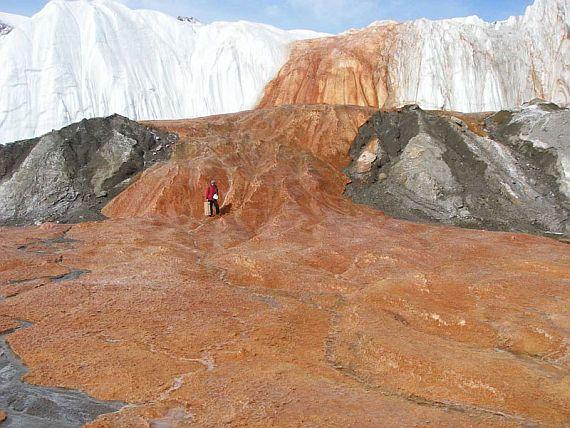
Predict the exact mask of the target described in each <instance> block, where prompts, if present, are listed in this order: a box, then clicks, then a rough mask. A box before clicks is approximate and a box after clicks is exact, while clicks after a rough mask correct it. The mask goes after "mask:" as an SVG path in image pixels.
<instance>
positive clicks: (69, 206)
mask: <svg viewBox="0 0 570 428" xmlns="http://www.w3.org/2000/svg"><path fill="white" fill-rule="evenodd" d="M175 139H176V136H175V135H168V134H166V133H163V132H158V131H153V130H151V129H148V128H147V127H145V126H142V125H140V124H138V123H136V122H133V121H131V120H128V119H127V118H124V117H122V116H118V115H115V116H110V117H108V118H103V119H90V120H83V121H81V122H79V123H76V124H73V125H70V126H68V127H66V128H63V129H61V130H59V131H53V132H51V133H49V134H46V135H44V136H43V137H40V138H35V139H33V140H24V141H19V142H15V143H11V144H8V145H5V146H2V145H0V225H2V224H9V225H14V224H31V223H35V222H43V221H64V222H77V221H82V220H92V219H98V218H102V217H101V214H100V210H101V208H102V207H103V206H104V205H105V204H106V203H107V202H108V201H109V200H111V199H112V198H113V197H114V196H116V195H117V194H118V193H119V192H120V191H121V190H123V189H124V188H125V187H126V186H127V185H128V184H129V183H130V182H131V180H132V179H133V178H134V177H136V175H137V174H138V173H139V172H141V171H143V170H144V169H145V168H147V167H148V166H149V165H152V164H153V163H155V162H157V161H159V160H164V159H167V158H168V157H169V154H170V146H171V145H172V143H173V142H174V141H175Z"/></svg>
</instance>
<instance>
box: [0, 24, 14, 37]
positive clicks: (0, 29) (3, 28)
mask: <svg viewBox="0 0 570 428" xmlns="http://www.w3.org/2000/svg"><path fill="white" fill-rule="evenodd" d="M13 29H14V28H13V27H11V26H10V25H8V24H5V23H3V22H2V21H0V36H4V35H6V34H8V33H10V32H11V31H12V30H13Z"/></svg>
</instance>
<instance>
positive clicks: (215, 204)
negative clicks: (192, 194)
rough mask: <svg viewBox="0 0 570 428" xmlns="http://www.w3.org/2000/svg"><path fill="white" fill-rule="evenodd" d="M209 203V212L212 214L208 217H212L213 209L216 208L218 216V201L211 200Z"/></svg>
mask: <svg viewBox="0 0 570 428" xmlns="http://www.w3.org/2000/svg"><path fill="white" fill-rule="evenodd" d="M208 202H210V212H211V213H212V214H210V215H214V207H216V215H219V214H220V205H219V204H218V201H217V200H216V199H212V200H211V201H208Z"/></svg>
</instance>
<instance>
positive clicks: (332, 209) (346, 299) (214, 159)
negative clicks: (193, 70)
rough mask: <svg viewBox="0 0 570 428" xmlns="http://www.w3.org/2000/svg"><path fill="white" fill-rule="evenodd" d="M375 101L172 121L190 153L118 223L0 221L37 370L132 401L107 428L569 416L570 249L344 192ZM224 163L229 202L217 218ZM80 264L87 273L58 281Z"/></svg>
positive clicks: (26, 346) (20, 338)
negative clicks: (352, 153)
mask: <svg viewBox="0 0 570 428" xmlns="http://www.w3.org/2000/svg"><path fill="white" fill-rule="evenodd" d="M371 113H372V110H371V109H367V108H359V107H333V106H316V107H303V106H295V107H278V108H273V109H265V110H257V111H252V112H244V113H239V114H233V115H225V116H217V117H210V118H203V119H195V120H188V121H173V122H160V123H154V124H153V125H154V126H157V127H160V128H164V129H168V130H171V131H174V132H178V133H179V134H180V136H181V138H180V141H179V143H178V144H177V146H176V148H175V153H174V156H173V159H172V160H171V161H169V162H167V163H163V164H159V165H156V166H155V167H153V168H151V169H149V170H147V171H146V172H144V173H143V174H142V175H141V176H140V177H139V178H138V180H137V181H136V182H134V183H133V184H132V185H131V186H130V187H129V188H127V190H126V191H124V192H123V193H122V194H121V195H119V196H118V197H117V198H116V199H115V200H113V201H112V202H111V203H110V204H109V205H108V206H107V207H106V208H105V214H106V215H108V216H109V217H110V219H109V220H106V221H103V222H94V223H83V224H79V225H75V226H64V225H43V226H39V227H31V228H25V229H8V228H5V229H0V245H1V247H2V252H1V255H0V292H1V293H2V294H3V295H6V296H9V297H8V298H7V299H6V300H5V301H4V302H2V303H1V304H0V323H1V324H0V326H2V327H3V328H4V329H7V328H9V326H10V325H11V324H10V323H11V322H13V321H14V320H19V319H24V320H28V321H30V322H33V323H34V324H33V326H31V327H29V328H26V329H24V330H20V331H18V332H16V333H14V334H12V335H11V336H9V342H10V344H11V345H12V347H13V348H14V350H15V351H16V352H17V353H18V354H19V355H20V356H21V357H22V358H23V360H24V362H25V363H26V364H27V365H28V367H29V368H30V373H29V375H28V376H27V381H29V382H34V383H38V384H44V385H59V386H64V387H70V388H74V389H82V390H85V391H86V392H88V393H89V394H91V395H93V396H95V397H98V398H101V399H113V400H122V401H127V402H129V403H132V405H131V406H129V407H126V408H124V409H123V410H122V411H121V412H120V413H118V414H113V415H107V416H103V417H101V418H99V419H98V420H97V421H96V422H95V423H94V424H93V426H97V427H108V426H149V425H150V426H189V425H191V424H195V425H198V426H222V425H229V426H343V427H344V426H359V427H360V426H370V427H372V426H427V425H430V424H431V425H435V426H450V427H451V426H453V427H455V426H516V425H521V424H522V425H525V424H533V423H541V424H546V425H559V426H560V425H564V424H565V423H568V421H569V418H570V409H569V403H570V383H569V382H570V381H569V379H570V378H569V376H568V375H569V362H570V361H569V357H568V355H569V354H568V339H569V336H570V333H569V332H570V315H569V313H568V307H569V303H570V299H569V298H570V292H569V288H568V287H569V284H568V278H570V252H569V250H568V246H567V245H566V244H562V243H559V242H556V241H554V240H550V239H545V238H538V237H533V236H528V235H522V234H512V233H491V232H483V231H474V230H465V229H457V228H452V227H442V226H433V225H423V224H414V223H409V222H405V221H400V220H395V219H391V218H387V217H385V216H384V215H383V214H382V213H380V212H376V211H373V210H371V209H369V208H366V207H361V206H356V205H354V204H352V203H351V202H349V201H347V200H346V199H344V198H343V197H342V191H343V187H344V184H345V180H346V177H345V176H344V175H343V174H341V173H340V172H339V171H340V168H341V167H342V166H344V165H346V163H347V161H348V156H347V153H348V148H349V146H350V143H351V141H352V139H353V138H354V136H355V134H356V132H357V129H358V126H359V125H361V124H362V123H363V122H364V121H365V120H366V119H367V118H368V117H369V115H370V114H371ZM211 177H213V178H215V179H217V181H218V185H219V187H220V191H221V194H222V201H223V204H224V215H223V216H222V217H221V218H216V219H204V218H202V216H201V207H202V190H203V187H204V185H205V183H206V182H207V180H208V179H209V178H211ZM58 237H64V238H63V239H61V238H60V239H54V238H58ZM69 269H82V270H89V271H90V273H88V274H85V275H83V276H81V277H80V278H78V279H76V280H72V281H64V282H49V281H43V280H42V278H45V277H50V276H53V275H58V274H60V273H61V272H62V271H63V272H66V271H67V270H69ZM13 280H18V281H17V282H14V281H13Z"/></svg>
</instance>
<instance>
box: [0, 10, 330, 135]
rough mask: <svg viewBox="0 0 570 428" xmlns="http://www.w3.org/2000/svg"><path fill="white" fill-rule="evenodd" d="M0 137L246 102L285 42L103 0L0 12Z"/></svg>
mask: <svg viewBox="0 0 570 428" xmlns="http://www.w3.org/2000/svg"><path fill="white" fill-rule="evenodd" d="M0 22H3V23H4V25H5V26H6V28H11V31H9V32H6V34H4V35H0V60H1V62H2V72H1V73H0V143H7V142H10V141H15V140H20V139H25V138H31V137H35V136H39V135H42V134H44V133H46V132H49V131H51V130H52V129H59V128H61V127H63V126H66V125H68V124H70V123H73V122H76V121H78V120H81V119H83V118H91V117H99V116H106V115H109V114H112V113H118V114H121V115H123V116H127V117H129V118H131V119H157V118H160V119H169V118H181V117H197V116H206V115H211V114H218V113H229V112H236V111H241V110H246V109H249V108H252V107H254V106H255V104H256V103H257V101H258V98H259V96H260V94H261V93H262V92H263V88H264V87H265V85H266V83H267V82H268V81H269V80H270V79H271V78H273V76H274V75H275V74H276V73H277V71H278V70H279V68H280V67H281V66H282V64H283V63H285V61H286V60H287V56H288V53H289V46H290V43H291V42H292V41H294V40H298V39H304V38H312V37H319V36H322V35H323V34H322V33H316V32H313V31H304V30H293V31H284V30H280V29H278V28H275V27H272V26H269V25H264V24H256V23H250V22H246V21H239V22H214V23H212V24H207V25H206V24H200V23H199V22H189V21H187V20H178V19H177V18H175V17H171V16H168V15H166V14H163V13H161V12H157V11H151V10H131V9H129V8H127V7H126V6H124V5H123V4H121V3H118V2H115V1H112V0H93V1H88V0H76V1H64V0H52V1H50V2H49V3H48V4H47V5H46V6H45V7H44V8H43V9H42V10H41V11H40V12H39V13H37V14H36V15H34V16H33V17H31V18H27V17H22V16H16V15H10V14H6V13H0Z"/></svg>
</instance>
